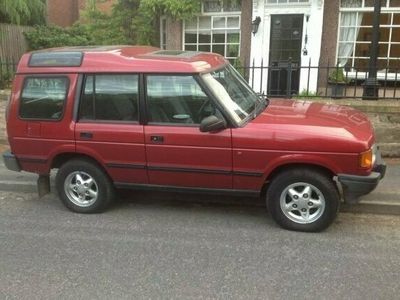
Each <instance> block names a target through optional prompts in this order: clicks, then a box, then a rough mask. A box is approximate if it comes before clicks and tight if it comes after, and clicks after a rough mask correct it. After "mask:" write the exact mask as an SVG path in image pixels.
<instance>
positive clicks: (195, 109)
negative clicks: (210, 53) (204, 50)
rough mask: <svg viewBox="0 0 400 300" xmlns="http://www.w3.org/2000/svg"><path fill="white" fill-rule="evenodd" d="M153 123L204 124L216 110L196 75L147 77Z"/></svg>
mask: <svg viewBox="0 0 400 300" xmlns="http://www.w3.org/2000/svg"><path fill="white" fill-rule="evenodd" d="M147 105H148V111H149V116H148V117H149V122H150V123H172V124H200V122H201V120H203V118H205V117H207V116H209V115H211V114H213V113H214V108H213V106H212V103H211V101H209V98H208V97H207V95H206V94H205V93H204V92H203V90H202V89H201V87H200V86H199V84H198V83H197V81H196V80H195V79H194V78H193V77H192V76H158V75H150V76H147Z"/></svg>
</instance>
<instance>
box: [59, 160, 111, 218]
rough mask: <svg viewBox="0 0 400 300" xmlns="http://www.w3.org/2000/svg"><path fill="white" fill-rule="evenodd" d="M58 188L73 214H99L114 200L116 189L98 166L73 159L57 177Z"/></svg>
mask: <svg viewBox="0 0 400 300" xmlns="http://www.w3.org/2000/svg"><path fill="white" fill-rule="evenodd" d="M56 188H57V191H58V195H59V197H60V199H61V201H62V203H63V204H64V205H65V206H66V207H67V208H68V209H70V210H72V211H73V212H77V213H99V212H102V211H104V210H105V209H106V208H107V207H108V206H109V205H110V204H111V203H112V201H113V200H114V194H115V191H114V187H113V185H112V183H111V180H110V179H109V178H108V176H107V174H105V172H104V171H103V170H102V169H101V168H100V167H98V166H97V164H95V163H93V162H91V161H89V160H85V159H72V160H70V161H68V162H66V163H65V164H63V165H62V166H61V167H60V169H59V170H58V172H57V175H56Z"/></svg>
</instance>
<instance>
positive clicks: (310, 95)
mask: <svg viewBox="0 0 400 300" xmlns="http://www.w3.org/2000/svg"><path fill="white" fill-rule="evenodd" d="M318 96H319V94H318V93H317V92H310V91H307V90H306V89H303V90H302V91H301V92H300V93H299V94H298V95H296V96H295V98H298V99H302V98H315V97H318Z"/></svg>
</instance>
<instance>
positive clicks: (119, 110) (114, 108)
mask: <svg viewBox="0 0 400 300" xmlns="http://www.w3.org/2000/svg"><path fill="white" fill-rule="evenodd" d="M138 78H139V77H138V75H130V74H129V75H126V74H121V75H119V74H112V75H111V74H110V75H89V76H87V77H86V81H85V87H84V90H83V92H82V97H81V104H80V109H79V116H80V119H81V120H104V121H138V99H139V97H138V83H139V80H138Z"/></svg>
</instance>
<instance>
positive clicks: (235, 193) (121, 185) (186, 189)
mask: <svg viewBox="0 0 400 300" xmlns="http://www.w3.org/2000/svg"><path fill="white" fill-rule="evenodd" d="M114 185H115V187H117V188H126V189H137V190H152V191H155V190H156V191H167V192H183V193H202V194H219V195H229V196H250V197H259V196H260V191H258V190H233V189H209V188H193V187H180V186H167V185H156V184H135V183H126V182H114Z"/></svg>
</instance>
